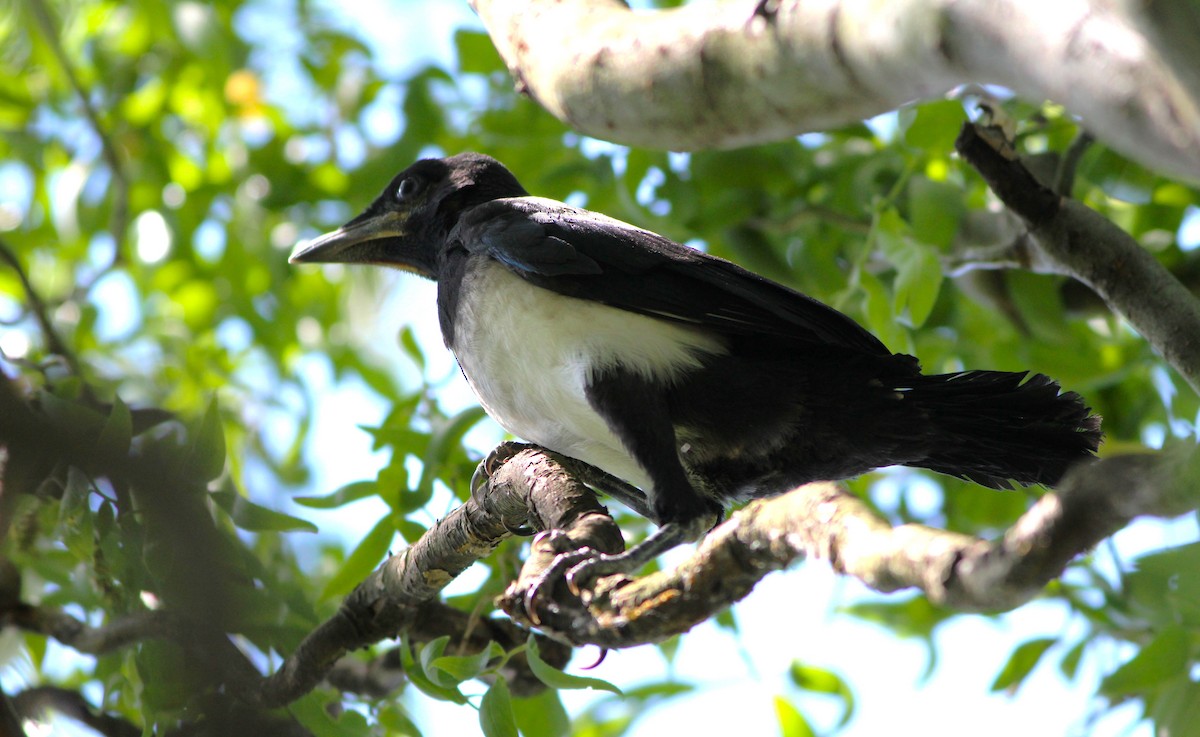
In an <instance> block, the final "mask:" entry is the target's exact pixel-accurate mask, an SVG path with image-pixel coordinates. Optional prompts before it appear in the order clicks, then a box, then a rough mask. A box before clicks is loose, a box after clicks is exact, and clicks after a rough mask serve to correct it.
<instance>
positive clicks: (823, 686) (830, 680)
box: [788, 662, 854, 729]
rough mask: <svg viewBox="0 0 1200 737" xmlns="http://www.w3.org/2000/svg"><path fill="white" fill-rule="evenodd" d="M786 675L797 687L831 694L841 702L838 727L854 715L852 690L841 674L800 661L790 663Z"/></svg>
mask: <svg viewBox="0 0 1200 737" xmlns="http://www.w3.org/2000/svg"><path fill="white" fill-rule="evenodd" d="M788 675H790V676H791V679H792V683H794V684H796V687H797V688H800V689H802V690H804V691H811V692H813V693H819V694H825V695H828V696H833V697H835V698H836V699H837V700H839V701H841V702H842V716H841V718H840V719H838V729H840V728H842V727H844V726H846V724H848V723H849V722H850V718H851V717H853V716H854V692H853V691H852V690H851V689H850V686H849V684H847V683H846V681H845V680H844V679H843V678H842V677H841V676H839V675H838V674H836V673H834V672H833V671H829V670H825V669H824V668H817V667H814V666H811V665H804V664H803V663H800V662H793V663H792V666H791V668H789V669H788Z"/></svg>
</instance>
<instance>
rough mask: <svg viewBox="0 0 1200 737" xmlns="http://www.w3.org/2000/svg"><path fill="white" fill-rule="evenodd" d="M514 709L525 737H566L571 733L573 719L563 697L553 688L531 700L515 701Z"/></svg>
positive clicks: (518, 724)
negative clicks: (565, 706)
mask: <svg viewBox="0 0 1200 737" xmlns="http://www.w3.org/2000/svg"><path fill="white" fill-rule="evenodd" d="M512 707H513V713H514V714H515V715H516V717H517V726H518V727H519V728H520V729H521V734H522V735H524V736H525V737H566V735H568V734H570V733H571V717H569V716H568V715H567V710H566V709H565V708H564V707H563V703H562V697H561V696H560V695H559V693H558V691H555V690H554V689H552V688H547V689H545V690H543V691H542V692H541V693H539V694H538V695H536V696H532V697H529V698H524V699H522V698H516V699H513V700H512Z"/></svg>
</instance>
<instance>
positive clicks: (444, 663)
mask: <svg viewBox="0 0 1200 737" xmlns="http://www.w3.org/2000/svg"><path fill="white" fill-rule="evenodd" d="M502 657H504V648H503V647H501V646H500V644H499V643H496V642H489V643H488V646H487V647H486V648H484V649H483V650H480V651H479V652H477V653H475V654H474V655H442V656H440V657H437V658H434V659H433V660H432V661H431V662H430V663H429V668H430V669H433V670H436V671H441V672H442V673H445V674H447V675H449V676H450V677H451V678H452V679H454V682H455V683H461V682H463V681H468V680H470V679H472V678H475V677H476V676H478V675H479V674H480V673H482V672H483V671H485V670H486V669H487V666H488V663H489V662H490V661H491V660H493V659H494V658H502Z"/></svg>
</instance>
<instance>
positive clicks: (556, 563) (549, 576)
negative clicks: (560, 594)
mask: <svg viewBox="0 0 1200 737" xmlns="http://www.w3.org/2000/svg"><path fill="white" fill-rule="evenodd" d="M573 544H574V543H573V541H572V540H571V537H570V535H568V534H567V533H565V532H563V531H561V530H546V531H545V532H541V533H539V534H538V535H536V536H535V537H534V538H533V543H532V547H546V546H549V547H550V549H551V551H552V552H554V553H555V555H554V559H553V560H552V561H551V562H550V565H548V566H546V568H544V569H543V570H542V571H541V572H539V573H538V574H537V576H535V577H534V578H533V579H532V580H531V581H529V583H528V584H526V585H525V596H524V601H523V603H524V605H525V613H526V615H527V616H528V617H529V621H530V622H532V623H533V625H534V626H535V627H540V626H541V625H542V619H541V616H539V615H538V613H537V612H538V607H539V605H540V602H541V600H542V593H543V592H544V591H548V590H553V589H554V584H555V583H556V582H558V581H559V580H560V579H562V578H564V577H565V575H566V574H567V572H568V571H570V570H571V568H572V567H574V566H575V565H577V564H578V563H579V562H580V561H584V560H587V559H589V558H591V557H592V556H594V555H595V554H596V553H595V551H594V550H592V549H591V548H588V547H583V548H575V547H572V545H573ZM547 600H548V601H550V602H551V603H553V601H554V597H553V596H550V597H548V598H547Z"/></svg>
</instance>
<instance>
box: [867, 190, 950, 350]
mask: <svg viewBox="0 0 1200 737" xmlns="http://www.w3.org/2000/svg"><path fill="white" fill-rule="evenodd" d="M875 236H876V241H877V242H878V244H879V246H880V250H881V251H882V252H883V255H884V257H885V258H887V260H888V261H889V262H891V264H892V265H893V266H894V267H895V268H896V280H895V282H894V283H893V285H892V291H893V295H892V312H893V314H894V315H895V317H897V318H904V317H907V319H906V320H905V322H906V323H907V324H908V325H910V326H911V327H914V328H916V327H920V326H921V325H923V324H924V323H925V320H926V318H928V317H929V313H930V312H931V311H932V310H933V305H934V303H935V302H937V296H938V291H939V289H940V288H941V285H942V267H941V264H940V263H939V262H938V257H937V252H936V251H935V250H934V249H933V248H931V247H929V246H927V245H924V244H922V243H918V242H917V241H916V240H915V239H913V238H912V237H911V236H910V235H909V228H908V225H907V224H906V223H905V222H904V221H903V220H901V219H900V215H899V214H898V213H897V212H896V211H895V210H893V209H888V210H886V211H885V212H883V213H882V214H881V215H880V216H879V221H878V223H877V228H876V230H875Z"/></svg>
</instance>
